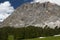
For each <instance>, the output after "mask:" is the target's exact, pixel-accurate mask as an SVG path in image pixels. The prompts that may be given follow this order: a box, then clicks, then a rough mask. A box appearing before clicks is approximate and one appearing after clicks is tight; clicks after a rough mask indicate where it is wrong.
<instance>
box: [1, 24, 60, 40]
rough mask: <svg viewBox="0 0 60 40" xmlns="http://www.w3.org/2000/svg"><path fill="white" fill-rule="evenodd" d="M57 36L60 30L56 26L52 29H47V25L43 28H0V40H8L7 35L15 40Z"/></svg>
mask: <svg viewBox="0 0 60 40" xmlns="http://www.w3.org/2000/svg"><path fill="white" fill-rule="evenodd" d="M57 34H60V28H58V26H56V27H55V28H54V29H53V28H50V27H48V26H47V25H46V26H45V27H44V28H42V27H35V26H28V27H21V28H14V27H10V26H6V27H3V28H0V40H8V36H9V35H13V36H14V39H15V40H20V39H29V38H37V37H48V36H53V35H57Z"/></svg>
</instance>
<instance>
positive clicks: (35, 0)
mask: <svg viewBox="0 0 60 40" xmlns="http://www.w3.org/2000/svg"><path fill="white" fill-rule="evenodd" d="M48 1H49V2H51V3H55V4H58V5H60V0H34V1H33V2H32V3H35V2H40V3H43V2H48Z"/></svg>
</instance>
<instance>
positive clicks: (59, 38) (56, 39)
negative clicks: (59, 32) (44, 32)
mask: <svg viewBox="0 0 60 40" xmlns="http://www.w3.org/2000/svg"><path fill="white" fill-rule="evenodd" d="M26 40H60V37H47V38H35V39H26Z"/></svg>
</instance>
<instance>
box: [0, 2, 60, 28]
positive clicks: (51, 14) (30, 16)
mask: <svg viewBox="0 0 60 40" xmlns="http://www.w3.org/2000/svg"><path fill="white" fill-rule="evenodd" d="M57 21H58V22H60V6H58V5H56V4H52V3H50V2H44V3H32V4H31V3H26V4H23V5H22V6H20V7H18V8H17V9H16V10H15V11H14V12H13V14H12V15H10V16H9V17H8V18H7V19H6V20H4V21H3V23H2V25H1V26H14V27H25V26H29V25H33V26H44V25H49V26H54V27H55V26H60V23H59V24H58V25H57V23H58V22H57ZM51 23H52V24H51ZM55 24H56V25H55Z"/></svg>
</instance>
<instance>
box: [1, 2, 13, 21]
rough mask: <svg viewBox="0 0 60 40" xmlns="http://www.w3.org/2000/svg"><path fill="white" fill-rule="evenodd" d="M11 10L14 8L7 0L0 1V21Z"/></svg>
mask: <svg viewBox="0 0 60 40" xmlns="http://www.w3.org/2000/svg"><path fill="white" fill-rule="evenodd" d="M13 11H14V8H13V7H12V6H11V4H10V2H9V1H5V2H4V3H0V22H2V21H3V20H4V19H6V18H7V17H8V16H9V15H10V14H11V13H12V12H13Z"/></svg>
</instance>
